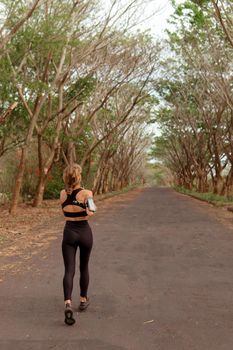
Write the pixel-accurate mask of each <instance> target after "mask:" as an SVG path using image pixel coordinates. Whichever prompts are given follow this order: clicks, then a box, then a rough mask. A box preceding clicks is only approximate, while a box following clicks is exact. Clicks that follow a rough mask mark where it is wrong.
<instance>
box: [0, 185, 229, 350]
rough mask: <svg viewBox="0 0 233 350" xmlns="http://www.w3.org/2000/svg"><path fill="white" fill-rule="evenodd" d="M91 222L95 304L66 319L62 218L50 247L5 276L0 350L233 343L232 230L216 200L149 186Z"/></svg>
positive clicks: (213, 348)
mask: <svg viewBox="0 0 233 350" xmlns="http://www.w3.org/2000/svg"><path fill="white" fill-rule="evenodd" d="M114 202H115V203H114ZM91 226H92V229H93V233H94V248H93V252H92V256H91V260H90V275H91V281H90V287H89V295H90V298H91V305H90V307H89V309H88V311H87V312H85V313H81V314H76V324H75V325H74V326H72V327H69V326H66V325H65V324H64V317H63V295H62V277H63V261H62V256H61V249H60V245H61V238H62V229H63V222H62V218H61V217H59V218H57V220H53V221H51V224H50V227H49V228H48V227H47V228H46V227H45V228H44V230H45V232H46V229H49V230H48V240H50V238H51V242H50V245H49V247H48V248H46V249H45V250H44V251H43V249H42V250H41V253H40V254H39V255H38V254H35V255H33V254H32V256H31V258H30V259H28V260H27V261H25V264H24V268H23V269H22V271H19V272H18V273H17V274H16V275H12V274H10V275H6V276H5V278H4V280H3V282H2V283H1V284H0V312H1V317H0V349H1V350H13V349H17V350H29V349H32V350H39V349H41V350H42V349H43V350H46V349H56V350H57V349H59V350H60V349H64V350H71V349H72V350H74V349H78V350H142V349H143V350H194V349H195V350H231V349H232V348H233V274H232V271H233V232H232V230H231V229H230V228H227V226H225V225H223V224H222V223H221V222H219V221H218V220H217V219H216V217H215V215H214V211H212V209H211V207H209V206H208V205H206V204H202V203H200V202H199V201H197V200H194V199H190V198H189V197H185V196H183V195H180V194H177V193H175V192H174V191H173V190H170V189H164V188H161V189H160V188H152V189H150V188H148V189H146V190H144V191H142V192H140V193H138V194H134V195H132V196H131V197H130V196H125V197H124V196H122V197H121V199H120V200H116V201H115V200H114V199H113V200H111V201H110V202H108V203H107V202H106V203H105V204H102V205H100V210H99V213H98V215H96V217H95V218H92V220H91ZM50 236H51V237H50ZM54 237H55V238H56V239H54ZM29 267H30V268H29ZM78 277H79V276H78V272H77V274H76V276H75V284H74V286H75V288H74V291H73V306H74V307H75V308H77V306H78V303H79V300H78V295H79V290H78Z"/></svg>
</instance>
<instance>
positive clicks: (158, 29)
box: [142, 0, 173, 37]
mask: <svg viewBox="0 0 233 350" xmlns="http://www.w3.org/2000/svg"><path fill="white" fill-rule="evenodd" d="M147 12H148V16H150V14H152V13H154V12H157V13H155V14H154V15H153V17H152V18H149V19H148V20H146V21H145V23H143V25H142V28H145V29H150V30H151V32H152V33H153V34H154V35H155V36H156V37H158V36H164V30H165V29H166V28H167V27H168V24H167V20H168V18H169V17H170V16H171V14H172V13H173V8H172V6H171V4H170V1H169V0H154V1H152V2H151V4H150V5H149V6H148V9H147ZM146 16H147V13H146Z"/></svg>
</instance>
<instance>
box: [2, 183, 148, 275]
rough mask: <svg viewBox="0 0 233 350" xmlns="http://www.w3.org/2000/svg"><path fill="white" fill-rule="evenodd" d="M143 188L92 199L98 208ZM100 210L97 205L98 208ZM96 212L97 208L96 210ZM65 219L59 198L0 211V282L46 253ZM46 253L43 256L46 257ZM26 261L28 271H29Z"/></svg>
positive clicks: (131, 195) (133, 195) (110, 204)
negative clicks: (40, 204) (36, 204)
mask: <svg viewBox="0 0 233 350" xmlns="http://www.w3.org/2000/svg"><path fill="white" fill-rule="evenodd" d="M141 191H143V189H142V188H137V189H133V190H130V191H128V192H125V193H120V194H119V193H118V194H114V193H113V194H112V195H111V194H108V195H107V196H96V199H95V202H96V204H97V207H100V209H101V210H103V209H106V208H108V207H111V206H113V205H117V204H118V203H120V202H121V201H127V200H131V199H132V198H133V197H135V196H137V195H138V194H139V193H141ZM98 209H99V208H98ZM98 212H99V210H98ZM63 221H64V219H63V214H62V211H61V208H60V203H59V200H45V201H44V202H43V206H42V207H40V208H34V207H33V206H32V205H31V204H20V205H19V207H18V210H17V214H16V215H14V216H11V215H10V214H9V208H8V207H7V206H5V207H4V206H2V210H1V211H0V258H1V264H0V282H1V281H2V280H3V279H4V275H5V274H6V273H8V274H9V273H12V274H16V273H18V272H19V271H21V270H22V269H25V263H26V262H27V261H28V260H30V259H31V258H32V257H33V256H34V255H37V254H40V252H41V251H42V250H43V252H45V251H46V250H47V249H48V248H49V246H50V243H51V242H52V241H53V240H55V239H57V235H55V234H54V231H56V229H57V230H60V227H61V224H62V222H63ZM46 257H47V256H46V255H45V256H44V258H45V259H46ZM30 268H31V267H30V264H27V270H30Z"/></svg>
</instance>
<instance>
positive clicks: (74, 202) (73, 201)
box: [61, 187, 86, 209]
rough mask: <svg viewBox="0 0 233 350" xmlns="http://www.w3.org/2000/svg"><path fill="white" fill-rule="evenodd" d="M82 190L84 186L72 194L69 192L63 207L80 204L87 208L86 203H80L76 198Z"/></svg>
mask: <svg viewBox="0 0 233 350" xmlns="http://www.w3.org/2000/svg"><path fill="white" fill-rule="evenodd" d="M82 190H83V188H81V187H80V188H77V189H76V190H73V191H72V192H71V193H70V194H68V193H67V198H66V200H65V201H64V202H63V203H62V205H61V206H62V208H64V207H65V206H66V205H78V206H79V207H81V208H83V209H86V205H85V204H84V203H80V202H78V201H77V200H76V195H77V194H78V193H79V192H80V191H82Z"/></svg>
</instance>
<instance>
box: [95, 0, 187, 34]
mask: <svg viewBox="0 0 233 350" xmlns="http://www.w3.org/2000/svg"><path fill="white" fill-rule="evenodd" d="M182 1H183V0H176V2H177V3H180V2H182ZM113 2H114V0H102V4H103V8H105V10H107V11H108V9H109V8H110V6H111V4H112V3H113ZM129 3H131V0H119V2H118V6H119V7H118V8H119V9H120V8H122V7H121V5H122V6H123V7H125V6H127V4H129ZM172 13H173V8H172V6H171V3H170V1H169V0H144V1H143V0H141V4H140V1H139V4H138V7H137V9H136V17H138V19H139V17H141V18H140V20H139V24H138V26H136V29H137V28H138V29H141V30H147V29H149V30H150V31H151V33H152V34H153V35H154V36H156V37H161V36H164V35H165V34H164V30H165V29H166V28H167V26H168V24H167V20H168V18H169V17H170V16H171V14H172ZM142 19H144V21H143V23H142V22H141V20H142ZM134 29H135V27H134Z"/></svg>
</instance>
